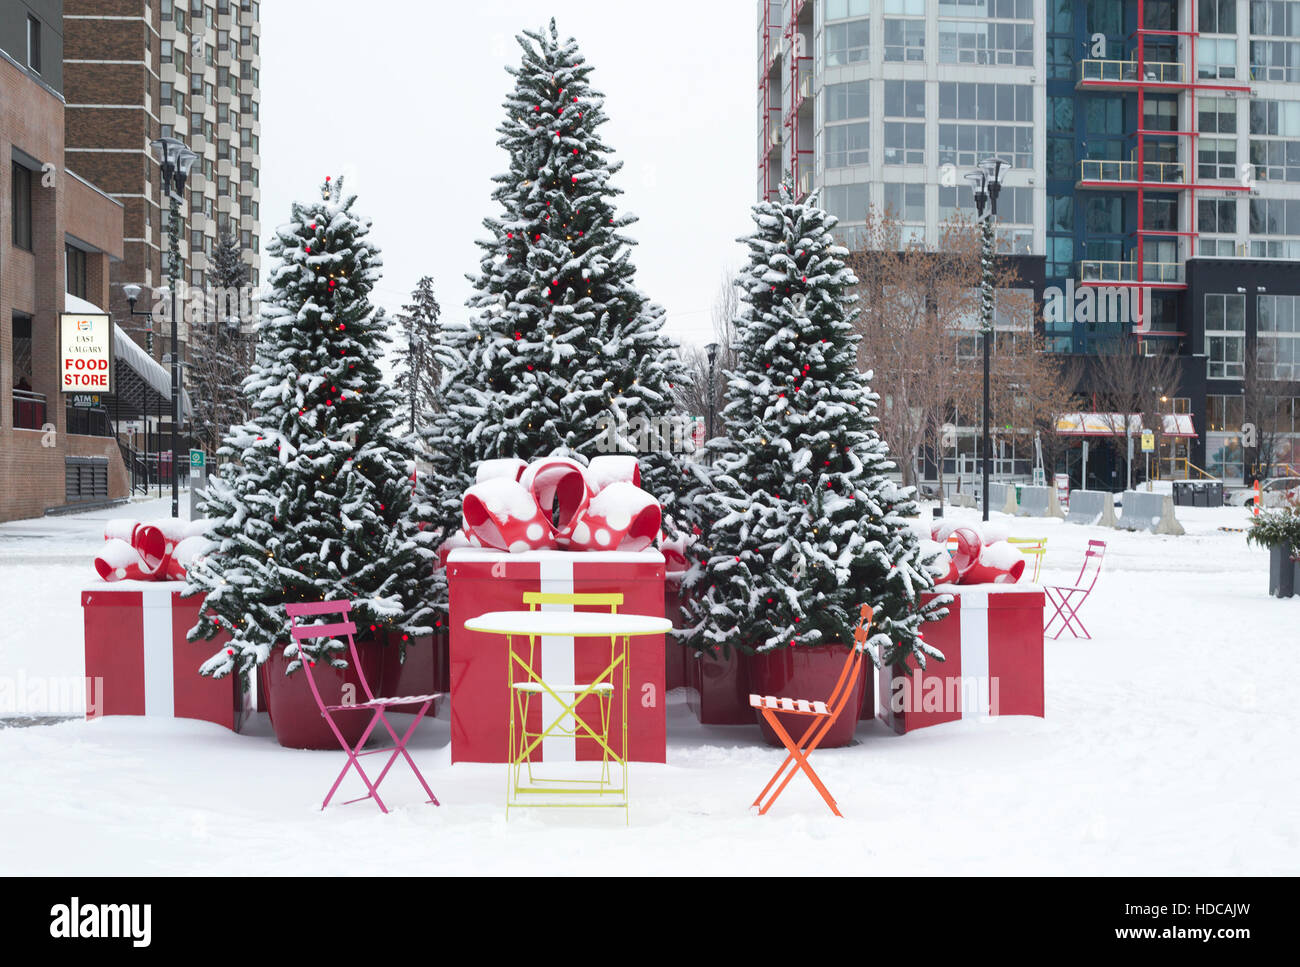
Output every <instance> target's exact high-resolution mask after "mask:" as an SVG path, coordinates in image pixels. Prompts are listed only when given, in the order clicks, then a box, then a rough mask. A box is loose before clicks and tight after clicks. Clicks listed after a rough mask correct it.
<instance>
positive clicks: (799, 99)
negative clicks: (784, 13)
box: [785, 0, 813, 201]
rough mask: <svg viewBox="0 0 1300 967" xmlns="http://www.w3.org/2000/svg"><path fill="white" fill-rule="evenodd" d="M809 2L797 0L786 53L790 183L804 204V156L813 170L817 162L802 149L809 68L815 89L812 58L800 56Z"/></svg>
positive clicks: (790, 22) (810, 153)
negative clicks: (802, 115) (803, 76)
mask: <svg viewBox="0 0 1300 967" xmlns="http://www.w3.org/2000/svg"><path fill="white" fill-rule="evenodd" d="M806 4H807V0H795V2H794V3H793V4H792V6H791V9H790V19H789V21H788V22H787V23H786V25H785V40H786V49H787V50H788V51H789V52H790V67H789V73H790V104H789V109H788V112H787V114H786V117H785V127H786V128H787V129H788V134H787V137H788V138H789V144H790V180H791V182H792V188H793V189H794V195H795V199H796V200H797V201H803V199H804V198H805V197H806V196H807V195H808V192H806V191H804V190H803V189H802V187H801V186H800V178H799V175H800V169H801V168H802V166H803V162H804V158H803V156H804V155H809V156H810V157H809V159H808V166H809V169H810V170H811V168H812V165H813V161H812V158H811V155H812V154H813V149H812V148H802V147H800V138H799V109H800V108H801V107H802V106H803V103H804V101H805V100H806V98H805V97H804V95H803V93H802V85H801V84H800V83H799V79H800V75H801V74H803V72H804V68H805V67H806V68H807V70H808V74H809V88H810V91H809V93H810V94H811V85H812V78H811V75H812V58H811V57H809V56H807V55H803V54H801V53H800V50H801V48H802V43H801V37H802V34H800V33H799V18H800V16H801V15H802V14H803V9H804V6H805V5H806Z"/></svg>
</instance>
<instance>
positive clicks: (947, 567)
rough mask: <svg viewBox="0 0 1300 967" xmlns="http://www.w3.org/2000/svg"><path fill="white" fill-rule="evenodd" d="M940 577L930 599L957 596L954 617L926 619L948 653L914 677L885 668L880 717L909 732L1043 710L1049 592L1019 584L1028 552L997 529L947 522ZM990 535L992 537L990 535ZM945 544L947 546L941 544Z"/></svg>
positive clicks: (941, 531) (941, 536) (937, 531)
mask: <svg viewBox="0 0 1300 967" xmlns="http://www.w3.org/2000/svg"><path fill="white" fill-rule="evenodd" d="M931 537H932V539H933V541H934V542H935V543H934V544H933V545H931V549H932V550H935V551H937V552H938V558H937V560H936V562H935V563H934V564H933V565H931V566H932V568H933V569H934V573H935V574H936V575H937V576H938V578H939V580H941V581H944V582H945V583H941V584H939V585H937V586H936V587H935V589H934V593H933V594H925V595H922V601H923V602H928V601H930V600H933V599H934V598H935V597H936V596H938V595H940V594H949V595H952V597H953V601H952V603H951V604H949V605H948V606H947V607H948V616H947V617H946V618H944V619H943V620H941V621H937V622H934V623H931V624H927V625H925V628H924V632H923V633H924V635H925V640H926V642H927V643H929V644H931V645H933V646H934V647H935V648H938V649H939V651H941V652H943V655H944V658H945V660H944V661H936V660H933V659H932V660H930V661H929V662H927V664H926V667H925V668H924V669H923V670H922V669H918V668H917V665H916V661H915V659H909V661H908V667H909V668H911V669H912V673H911V675H901V674H897V673H896V672H895V671H894V669H892V668H890V667H885V668H882V669H881V671H880V679H879V692H878V697H879V703H880V709H881V717H882V718H883V719H884V721H885V722H886V723H887V724H888V725H889V726H890V727H891V728H893V729H894V731H895V732H899V733H904V732H910V731H912V730H914V729H919V728H924V727H926V726H930V725H939V724H940V723H943V722H956V721H959V720H962V719H970V718H981V717H985V716H998V715H1036V716H1038V717H1040V718H1041V717H1042V716H1043V714H1044V690H1043V591H1042V589H1041V588H1039V587H1036V586H1034V585H1023V586H1022V585H1018V584H1017V583H1016V582H1017V581H1019V579H1020V577H1021V575H1022V574H1023V572H1024V567H1025V560H1024V556H1023V555H1022V554H1021V553H1020V552H1019V551H1017V550H1016V549H1015V548H1014V547H1013V546H1011V545H1010V544H1008V543H1007V542H1006V541H1005V540H1004V539H995V538H998V537H1000V535H998V534H997V533H996V532H994V531H993V530H992V529H991V528H990V529H989V530H985V531H984V533H983V534H981V533H980V531H979V530H977V529H976V528H973V527H963V526H953V525H952V524H949V523H941V524H938V525H936V526H935V528H934V530H933V531H932V533H931ZM986 538H988V539H987V540H986ZM945 541H946V542H947V547H946V548H945V547H944V544H943V543H942V542H945Z"/></svg>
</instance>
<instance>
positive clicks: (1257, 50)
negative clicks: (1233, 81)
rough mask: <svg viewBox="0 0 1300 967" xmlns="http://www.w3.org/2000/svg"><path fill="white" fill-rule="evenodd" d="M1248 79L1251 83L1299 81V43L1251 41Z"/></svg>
mask: <svg viewBox="0 0 1300 967" xmlns="http://www.w3.org/2000/svg"><path fill="white" fill-rule="evenodd" d="M1250 79H1251V80H1252V81H1293V82H1294V81H1300V42H1296V41H1286V40H1252V41H1251V42H1250Z"/></svg>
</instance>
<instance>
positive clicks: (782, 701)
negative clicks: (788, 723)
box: [749, 695, 831, 715]
mask: <svg viewBox="0 0 1300 967" xmlns="http://www.w3.org/2000/svg"><path fill="white" fill-rule="evenodd" d="M749 707H750V708H770V709H774V710H775V711H777V712H794V713H795V714H797V715H799V714H802V715H830V714H831V713H830V710H829V709H828V708H827V707H826V703H825V702H810V701H808V700H807V699H806V698H782V697H779V696H776V695H750V696H749Z"/></svg>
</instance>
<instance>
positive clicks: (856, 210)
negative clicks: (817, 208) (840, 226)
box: [826, 183, 871, 222]
mask: <svg viewBox="0 0 1300 967" xmlns="http://www.w3.org/2000/svg"><path fill="white" fill-rule="evenodd" d="M870 204H871V186H870V185H868V184H865V183H864V184H859V185H830V186H828V187H827V188H826V210H827V211H828V212H830V213H831V214H832V215H834V216H835V217H836V218H838V219H839V220H840V221H843V222H862V221H866V217H867V208H868V207H869V206H870Z"/></svg>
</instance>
